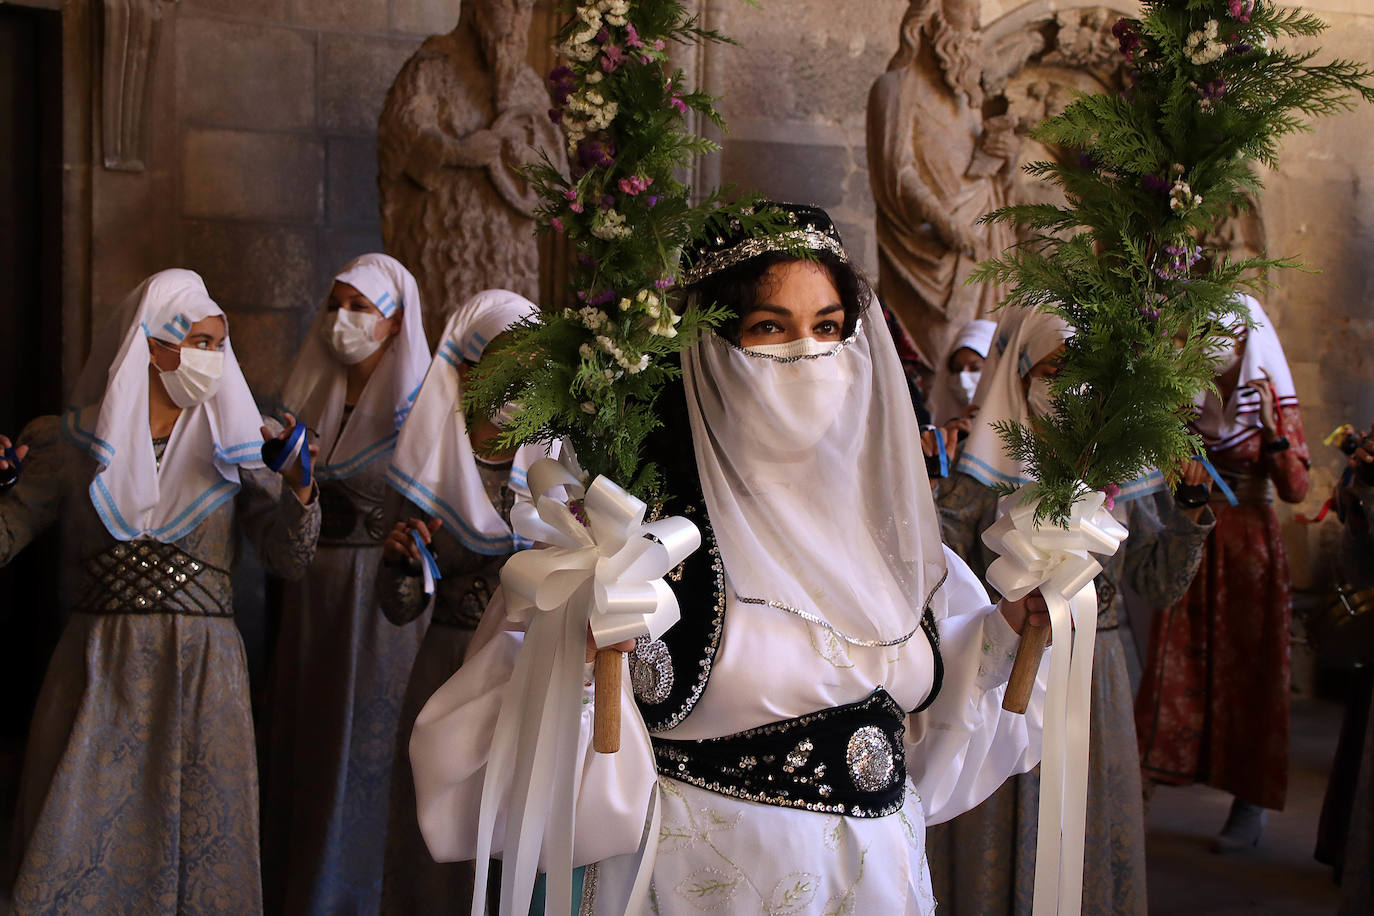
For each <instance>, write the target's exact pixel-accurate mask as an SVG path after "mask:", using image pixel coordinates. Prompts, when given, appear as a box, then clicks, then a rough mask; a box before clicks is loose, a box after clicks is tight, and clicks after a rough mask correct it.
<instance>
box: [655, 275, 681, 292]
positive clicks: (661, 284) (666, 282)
mask: <svg viewBox="0 0 1374 916" xmlns="http://www.w3.org/2000/svg"><path fill="white" fill-rule="evenodd" d="M676 282H677V277H660V278H659V279H657V280H655V281H654V286H656V287H658V288H659V289H667V288H668V287H670V286H672V285H673V284H674V283H676Z"/></svg>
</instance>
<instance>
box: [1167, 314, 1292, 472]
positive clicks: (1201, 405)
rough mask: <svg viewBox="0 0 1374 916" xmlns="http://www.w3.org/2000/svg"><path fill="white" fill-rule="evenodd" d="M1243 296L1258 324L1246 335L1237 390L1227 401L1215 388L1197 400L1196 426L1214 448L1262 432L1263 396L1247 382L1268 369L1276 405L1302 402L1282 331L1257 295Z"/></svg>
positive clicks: (1259, 377) (1221, 447)
mask: <svg viewBox="0 0 1374 916" xmlns="http://www.w3.org/2000/svg"><path fill="white" fill-rule="evenodd" d="M1240 298H1241V299H1242V300H1243V301H1244V303H1245V305H1246V307H1247V308H1249V310H1250V318H1251V319H1252V320H1253V321H1254V327H1252V328H1251V329H1250V331H1249V334H1248V336H1247V337H1246V338H1245V353H1244V355H1243V356H1242V357H1241V363H1240V378H1239V379H1237V381H1236V390H1235V391H1234V392H1233V393H1232V394H1231V397H1230V398H1228V399H1227V401H1226V403H1225V404H1222V403H1221V399H1220V398H1219V397H1217V395H1216V392H1214V391H1203V392H1202V394H1200V395H1198V399H1197V402H1196V403H1197V406H1198V409H1199V410H1200V412H1201V413H1200V416H1199V417H1198V419H1197V420H1196V422H1194V423H1193V428H1194V429H1195V430H1197V433H1198V435H1199V436H1201V437H1202V441H1203V442H1204V443H1205V444H1206V445H1207V447H1208V448H1209V449H1212V450H1219V449H1225V448H1230V447H1231V446H1233V445H1235V444H1237V443H1238V442H1241V441H1242V440H1244V439H1245V438H1247V437H1249V436H1257V435H1259V432H1260V425H1261V424H1260V415H1259V409H1260V396H1259V392H1257V391H1255V390H1254V389H1252V388H1246V387H1245V385H1246V383H1248V382H1252V381H1255V380H1257V379H1260V380H1262V379H1264V377H1265V373H1268V375H1269V379H1270V380H1271V381H1272V382H1273V385H1274V391H1275V392H1276V393H1277V394H1278V402H1277V403H1276V404H1275V409H1276V410H1277V409H1278V408H1279V407H1294V406H1296V405H1297V403H1298V390H1297V388H1296V387H1294V385H1293V373H1292V371H1291V370H1290V369H1289V368H1288V358H1287V357H1286V356H1285V355H1284V352H1283V344H1282V343H1280V342H1279V335H1278V332H1277V331H1275V330H1274V325H1273V323H1272V322H1270V320H1269V316H1268V315H1266V314H1265V312H1264V307H1263V306H1261V305H1260V304H1259V301H1258V300H1257V299H1255V298H1254V297H1253V296H1247V295H1244V294H1242V295H1241V297H1240Z"/></svg>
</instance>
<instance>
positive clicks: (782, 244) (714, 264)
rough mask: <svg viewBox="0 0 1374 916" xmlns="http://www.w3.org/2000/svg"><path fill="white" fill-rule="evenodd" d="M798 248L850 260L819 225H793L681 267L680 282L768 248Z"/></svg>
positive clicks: (689, 282)
mask: <svg viewBox="0 0 1374 916" xmlns="http://www.w3.org/2000/svg"><path fill="white" fill-rule="evenodd" d="M724 241H725V239H724V237H723V236H717V237H716V243H717V244H723V243H724ZM789 243H791V244H789ZM797 248H808V249H810V250H812V251H828V252H830V253H831V254H833V255H834V256H835V257H837V258H839V259H840V260H841V261H843V262H844V263H846V264H847V263H849V254H848V253H847V252H846V251H845V250H844V246H843V245H841V244H840V243H839V242H837V241H835V239H833V238H831V237H830V236H829V235H826V234H825V233H824V232H821V231H820V230H819V229H813V228H806V229H792V230H789V231H787V232H780V233H778V234H777V235H774V236H763V237H761V238H747V239H745V240H743V241H742V242H740V243H739V244H737V245H735V246H733V247H731V248H726V249H724V250H723V251H717V252H715V253H714V254H712V255H710V256H708V257H707V258H705V259H704V260H702V262H701V263H699V264H696V265H694V266H693V267H690V268H688V269H687V270H685V271H683V272H682V284H683V285H684V286H691V285H692V284H693V283H696V282H698V281H700V280H703V279H705V278H706V277H709V276H711V274H714V273H718V272H720V271H722V270H725V269H726V268H728V267H734V266H735V265H736V264H743V263H744V262H745V261H747V260H749V259H750V258H756V257H758V256H759V255H761V254H767V253H768V252H770V251H793V250H795V249H797Z"/></svg>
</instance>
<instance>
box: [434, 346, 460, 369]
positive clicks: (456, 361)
mask: <svg viewBox="0 0 1374 916" xmlns="http://www.w3.org/2000/svg"><path fill="white" fill-rule="evenodd" d="M439 358H440V359H442V360H443V361H444V362H446V363H448V364H449V365H450V366H452V367H453V368H455V369H457V368H458V367H459V365H461V364H462V362H463V354H462V353H461V352H460V351H459V349H458V345H457V344H455V343H454V342H453V341H451V340H450V341H447V342H445V343H444V345H443V346H442V347H440V348H439Z"/></svg>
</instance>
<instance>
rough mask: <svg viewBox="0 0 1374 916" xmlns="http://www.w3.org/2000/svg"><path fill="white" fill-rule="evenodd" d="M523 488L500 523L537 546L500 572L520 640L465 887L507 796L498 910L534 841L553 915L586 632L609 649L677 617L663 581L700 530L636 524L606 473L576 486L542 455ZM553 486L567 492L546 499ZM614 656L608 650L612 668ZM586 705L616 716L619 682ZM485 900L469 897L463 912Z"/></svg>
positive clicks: (677, 524)
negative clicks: (523, 499)
mask: <svg viewBox="0 0 1374 916" xmlns="http://www.w3.org/2000/svg"><path fill="white" fill-rule="evenodd" d="M529 484H530V494H531V496H532V497H533V498H534V503H533V504H532V505H531V504H528V503H521V504H518V505H517V506H516V507H515V508H514V509H513V510H512V511H511V527H512V528H513V529H514V530H515V532H516V533H517V534H519V535H520V536H522V537H524V538H527V539H529V540H531V541H534V542H536V543H539V544H544V545H547V546H543V547H540V548H536V549H532V550H526V551H522V552H520V553H517V554H516V555H515V556H513V557H511V558H510V559H509V560H508V561H506V565H505V566H504V567H503V568H502V570H501V586H502V591H503V593H504V595H505V601H506V614H507V617H508V618H509V619H510V620H511V621H513V622H515V623H517V624H523V625H524V628H525V638H524V644H523V646H522V647H521V650H520V655H519V657H518V658H517V660H516V667H515V671H514V673H513V675H512V677H511V680H510V682H509V686H508V687H507V689H506V694H505V696H503V698H502V701H501V709H500V712H499V713H498V718H497V724H496V739H495V742H494V744H493V745H492V750H491V756H490V757H489V758H488V762H487V768H486V774H485V776H484V777H483V784H482V802H481V809H480V813H479V815H478V836H477V854H476V856H475V861H476V866H477V876H476V884H475V886H476V887H485V886H486V873H487V860H488V858H489V856H490V853H491V838H492V834H493V831H494V828H495V820H496V812H497V810H498V809H499V808H501V807H502V802H503V801H506V802H507V803H508V808H507V811H508V813H507V816H506V823H507V828H506V843H505V849H504V852H503V862H504V866H503V868H502V888H501V912H503V913H507V912H509V913H525V912H528V910H529V902H530V897H531V891H532V888H533V886H534V880H535V873H536V870H537V867H538V865H539V861H540V851H541V849H543V850H544V851H545V859H544V861H545V865H546V872H547V876H548V886H547V893H546V901H547V903H546V910H545V911H546V913H549V914H553V913H562V912H564V911H565V910H566V908H567V901H568V899H569V898H570V896H571V893H572V835H573V810H574V805H575V801H576V791H575V789H576V786H575V782H574V779H575V774H576V772H577V770H578V769H579V768H578V766H577V760H576V757H577V749H578V734H579V731H578V721H579V709H580V705H581V696H582V684H583V677H584V670H585V669H584V665H585V662H584V661H583V659H584V657H585V656H584V645H585V642H586V633H587V628H588V626H589V625H590V627H591V632H592V636H593V638H594V640H595V642H596V644H597V645H598V646H608V645H612V644H614V643H617V642H620V641H622V640H625V639H631V638H634V637H637V636H649V637H657V636H659V635H661V634H662V633H663V632H664V631H665V630H667V629H668V627H670V626H672V625H673V624H674V623H676V622H677V620H678V616H679V611H678V605H677V598H676V597H675V596H674V595H673V591H672V589H671V588H670V587H669V586H668V584H667V583H666V582H664V581H663V579H662V577H663V576H664V575H666V574H667V573H668V572H669V571H670V570H672V569H673V568H674V567H676V566H677V565H678V564H680V563H681V562H682V561H683V560H685V559H686V558H687V557H688V556H689V555H690V554H691V553H692V551H694V550H696V549H697V548H698V547H699V546H700V545H701V533H700V532H699V531H698V530H697V528H696V526H695V525H693V524H692V523H691V522H689V521H687V520H686V519H684V518H677V517H673V518H665V519H659V520H657V521H653V522H648V523H645V522H644V514H645V511H646V506H645V505H644V503H643V502H641V501H640V500H638V499H636V498H635V497H633V496H631V495H630V494H629V493H627V492H625V491H624V490H623V489H621V488H620V487H618V486H616V485H615V484H614V483H612V482H611V481H609V480H607V479H606V478H605V477H598V478H597V479H596V480H595V481H593V482H592V483H591V485H590V486H588V487H585V488H584V487H583V486H582V484H581V481H580V480H579V478H578V477H577V476H576V475H575V474H573V473H572V472H571V471H569V470H568V469H567V468H565V467H564V466H563V465H561V464H559V463H558V462H556V461H553V460H550V459H542V460H540V461H536V462H535V463H534V464H533V465H532V466H531V467H530V469H529ZM559 488H562V490H563V491H564V492H565V493H566V494H567V498H559V497H558V496H556V495H555V491H557V490H559ZM623 664H624V661H623V659H622V658H621V657H619V655H618V654H617V657H616V666H615V670H616V671H617V673H618V672H619V670H620V667H621V666H622V665H623ZM596 702H597V705H598V707H600V706H601V705H602V704H612V705H614V707H615V710H616V712H617V713H618V711H619V705H620V702H621V696H620V690H619V686H618V685H615V686H614V687H612V686H611V685H608V684H604V683H602V682H598V683H597V685H596ZM616 741H617V743H618V741H619V736H618V734H617V735H616ZM478 896H479V897H480V895H478ZM484 904H485V901H484V900H480V899H474V901H473V907H474V909H473V912H474V916H476V914H479V913H480V912H481V911H482V908H483V906H484Z"/></svg>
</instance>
